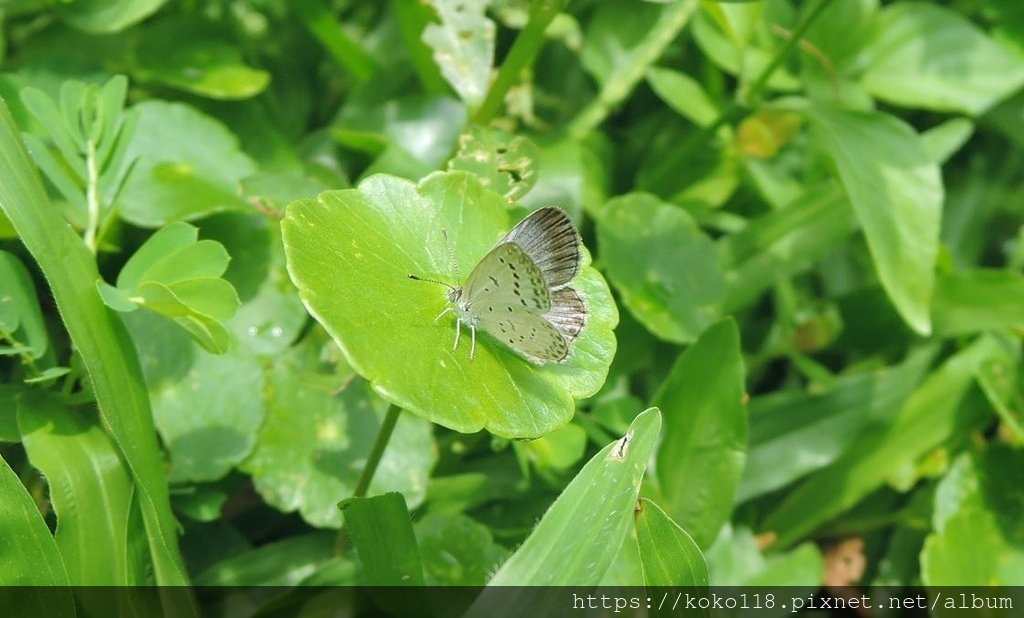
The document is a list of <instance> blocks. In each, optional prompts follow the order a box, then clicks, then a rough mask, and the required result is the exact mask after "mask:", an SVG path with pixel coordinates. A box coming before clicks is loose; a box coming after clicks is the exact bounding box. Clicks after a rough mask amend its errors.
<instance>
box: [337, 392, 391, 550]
mask: <svg viewBox="0 0 1024 618" xmlns="http://www.w3.org/2000/svg"><path fill="white" fill-rule="evenodd" d="M401 412H402V409H401V408H399V407H398V406H396V405H395V404H391V406H390V407H389V408H388V412H387V414H386V415H385V416H384V422H383V423H381V425H380V431H378V432H377V439H376V440H375V441H374V443H373V448H372V449H370V454H369V455H367V457H366V466H364V467H363V473H362V474H361V475H360V476H359V482H358V483H356V489H355V491H353V492H352V497H353V498H365V497H366V492H368V491H369V490H370V483H371V482H372V481H373V475H374V474H376V472H377V467H378V466H379V465H380V459H381V457H382V456H383V455H384V450H385V449H386V448H387V446H388V442H390V441H391V434H392V433H394V431H395V425H396V424H397V423H398V416H399V414H401ZM348 544H349V532H348V526H347V525H345V524H342V526H341V529H340V530H338V536H337V537H336V538H335V540H334V554H335V555H336V556H340V555H342V554H344V552H345V550H346V548H347V547H348Z"/></svg>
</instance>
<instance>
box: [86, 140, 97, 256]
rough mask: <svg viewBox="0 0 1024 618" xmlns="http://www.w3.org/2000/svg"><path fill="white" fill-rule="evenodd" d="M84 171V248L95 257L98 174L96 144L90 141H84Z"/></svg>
mask: <svg viewBox="0 0 1024 618" xmlns="http://www.w3.org/2000/svg"><path fill="white" fill-rule="evenodd" d="M85 169H86V174H87V175H88V178H86V187H85V200H86V204H87V205H88V208H89V222H88V223H87V224H86V226H85V246H86V247H89V251H92V253H93V255H95V254H96V249H97V244H98V243H97V242H96V232H97V229H98V228H99V225H100V194H99V184H100V172H99V169H98V167H97V165H96V144H95V143H94V142H93V141H92V140H88V141H86V152H85Z"/></svg>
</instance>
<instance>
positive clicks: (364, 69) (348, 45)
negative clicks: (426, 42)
mask: <svg viewBox="0 0 1024 618" xmlns="http://www.w3.org/2000/svg"><path fill="white" fill-rule="evenodd" d="M291 6H292V8H293V9H294V10H295V13H296V14H297V15H298V16H299V19H301V20H302V22H303V23H304V24H305V25H306V28H308V29H309V31H310V32H312V33H313V36H314V37H316V39H317V40H318V41H320V44H321V45H323V46H324V48H325V49H327V51H328V53H330V54H331V56H332V57H333V58H334V59H335V60H337V61H338V64H340V65H341V66H343V67H344V68H345V70H347V71H348V72H349V73H351V74H352V76H353V77H354V78H355V79H356V81H366V80H367V79H368V78H369V77H370V76H371V75H373V73H374V71H376V69H377V63H376V61H375V60H374V59H373V56H372V55H370V53H369V52H368V51H366V50H365V49H363V48H362V47H361V46H360V45H359V43H357V42H356V41H354V40H352V38H351V37H349V36H348V34H346V33H345V30H343V29H342V27H341V25H340V24H338V22H337V20H335V18H334V15H332V14H331V11H330V9H329V8H328V7H327V5H326V3H325V2H324V0H295V1H294V2H292V3H291Z"/></svg>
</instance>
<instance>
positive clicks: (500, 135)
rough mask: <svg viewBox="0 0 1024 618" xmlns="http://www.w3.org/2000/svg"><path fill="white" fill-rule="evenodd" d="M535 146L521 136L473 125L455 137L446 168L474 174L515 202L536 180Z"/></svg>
mask: <svg viewBox="0 0 1024 618" xmlns="http://www.w3.org/2000/svg"><path fill="white" fill-rule="evenodd" d="M539 152H540V151H539V149H538V148H537V145H536V144H534V143H533V142H531V141H530V140H529V139H527V138H526V137H524V136H522V135H513V134H511V133H508V132H507V131H502V130H500V129H491V128H488V127H482V126H479V125H473V126H471V127H470V128H469V130H468V131H466V132H465V133H463V134H462V135H461V136H460V137H459V152H458V153H456V155H455V156H454V157H453V158H452V159H451V160H450V161H449V162H448V169H450V170H465V171H467V172H472V173H474V174H476V175H477V176H478V177H479V178H480V181H481V182H482V183H484V184H485V185H486V186H487V187H488V188H489V189H491V190H493V191H497V192H498V193H500V194H502V195H504V196H505V197H507V198H508V199H509V200H510V201H515V200H518V199H519V198H521V197H522V196H524V195H526V194H527V193H528V192H529V191H530V189H532V188H533V185H534V184H536V183H537V158H538V156H539Z"/></svg>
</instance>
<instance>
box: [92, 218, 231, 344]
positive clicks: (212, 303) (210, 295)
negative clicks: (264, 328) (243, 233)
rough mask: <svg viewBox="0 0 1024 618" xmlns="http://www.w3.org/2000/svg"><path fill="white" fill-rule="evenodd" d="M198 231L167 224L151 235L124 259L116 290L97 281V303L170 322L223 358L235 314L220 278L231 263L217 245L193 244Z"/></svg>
mask: <svg viewBox="0 0 1024 618" xmlns="http://www.w3.org/2000/svg"><path fill="white" fill-rule="evenodd" d="M198 234H199V230H197V229H196V228H195V227H193V226H191V225H189V224H187V223H173V224H171V225H168V226H166V227H165V228H163V229H161V230H160V231H158V232H157V233H156V234H153V236H151V237H150V238H149V239H148V240H147V241H146V242H145V243H144V244H143V245H142V246H141V247H140V248H139V250H138V251H136V252H135V254H134V255H132V257H131V258H129V260H128V262H127V263H126V264H125V265H124V268H122V269H121V274H120V275H118V277H117V287H114V286H112V285H110V284H108V283H106V282H104V281H97V282H96V287H97V288H98V289H99V292H100V296H101V297H102V298H103V302H104V303H106V304H107V306H108V307H110V308H111V309H114V310H115V311H121V312H129V311H134V310H135V309H136V308H138V307H145V308H147V309H150V310H152V311H155V312H157V313H159V314H161V315H163V316H166V317H168V318H171V319H173V320H174V321H175V322H177V323H178V325H180V326H181V327H182V328H184V329H185V330H187V331H188V332H189V334H191V335H192V337H193V338H194V339H195V340H196V341H197V342H198V343H199V344H200V345H202V346H203V347H204V348H206V349H207V350H208V351H210V352H213V353H223V352H224V351H226V350H227V346H228V340H229V338H228V331H227V329H226V328H225V327H224V324H223V323H224V322H225V321H226V320H228V318H230V317H231V316H232V315H234V314H235V311H236V310H237V309H238V304H239V303H238V295H237V294H236V293H235V288H234V287H233V286H232V285H231V284H230V283H228V282H227V281H225V280H224V279H222V278H221V275H223V274H224V271H225V270H227V267H228V261H229V260H230V259H231V258H230V256H228V253H227V251H225V250H224V247H223V245H221V244H220V243H218V242H216V241H214V240H197V236H198Z"/></svg>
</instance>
